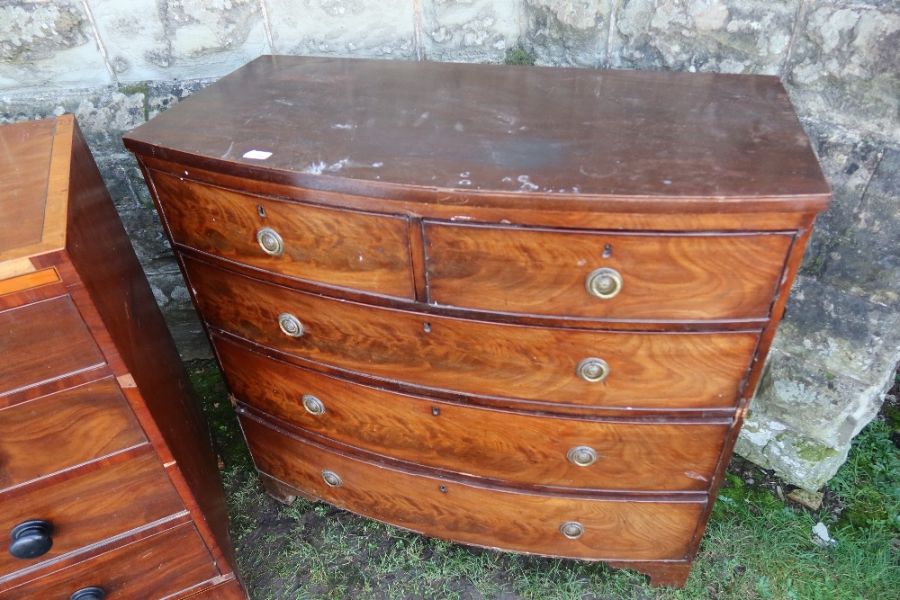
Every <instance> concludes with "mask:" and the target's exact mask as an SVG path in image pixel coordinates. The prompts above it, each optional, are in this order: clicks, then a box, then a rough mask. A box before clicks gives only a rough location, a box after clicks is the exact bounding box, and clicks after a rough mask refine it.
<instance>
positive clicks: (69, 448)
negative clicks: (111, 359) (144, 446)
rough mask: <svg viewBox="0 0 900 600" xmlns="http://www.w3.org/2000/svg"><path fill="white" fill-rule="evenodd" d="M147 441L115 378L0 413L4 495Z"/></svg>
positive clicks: (0, 484)
mask: <svg viewBox="0 0 900 600" xmlns="http://www.w3.org/2000/svg"><path fill="white" fill-rule="evenodd" d="M145 441H146V438H145V437H144V434H143V432H142V431H141V427H140V425H139V424H138V422H137V420H136V419H135V417H134V413H132V412H131V407H130V406H128V402H127V401H126V400H125V398H124V396H122V392H121V391H120V390H119V386H118V385H116V383H115V380H113V379H112V378H109V379H104V380H101V381H95V382H93V383H88V384H85V385H82V386H79V387H76V388H72V389H68V390H65V391H62V392H57V393H55V394H50V395H49V396H44V397H42V398H37V399H35V400H31V401H29V402H24V403H22V404H15V405H13V406H11V407H9V408H6V409H3V410H0V490H3V489H4V488H9V487H12V486H15V485H19V484H21V483H24V482H27V481H29V480H31V479H34V478H36V477H41V476H43V475H49V474H51V473H55V472H57V471H60V470H62V469H67V468H71V467H73V466H76V465H79V464H82V463H85V462H88V461H90V460H93V459H96V458H100V457H101V456H105V455H107V454H110V453H112V452H115V451H117V450H122V449H123V448H128V447H131V446H135V445H137V444H140V443H143V442H145Z"/></svg>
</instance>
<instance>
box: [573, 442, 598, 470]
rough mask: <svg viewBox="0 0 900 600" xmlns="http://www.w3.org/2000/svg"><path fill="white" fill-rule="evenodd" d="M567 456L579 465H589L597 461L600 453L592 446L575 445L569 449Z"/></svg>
mask: <svg viewBox="0 0 900 600" xmlns="http://www.w3.org/2000/svg"><path fill="white" fill-rule="evenodd" d="M566 458H567V459H569V462H570V463H572V464H573V465H575V466H577V467H589V466H591V465H592V464H594V463H595V462H597V459H598V458H599V455H598V454H597V451H596V450H594V449H593V448H591V447H590V446H575V447H574V448H570V449H569V451H568V452H567V453H566Z"/></svg>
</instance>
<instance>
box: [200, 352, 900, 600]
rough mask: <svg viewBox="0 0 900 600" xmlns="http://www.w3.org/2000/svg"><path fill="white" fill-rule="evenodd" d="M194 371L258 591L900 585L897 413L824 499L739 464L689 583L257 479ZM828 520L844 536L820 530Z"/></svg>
mask: <svg viewBox="0 0 900 600" xmlns="http://www.w3.org/2000/svg"><path fill="white" fill-rule="evenodd" d="M190 372H191V376H192V379H193V381H194V385H195V387H196V389H197V390H198V392H199V394H200V395H201V397H202V399H203V403H204V408H205V410H206V411H207V416H208V417H209V419H210V425H211V428H212V431H213V435H214V438H215V439H216V443H217V446H218V450H219V453H220V456H221V458H222V474H223V478H224V480H225V487H226V492H227V499H228V503H229V507H230V515H231V529H232V535H233V537H234V542H235V544H236V546H237V556H238V563H239V565H238V566H239V568H240V571H241V573H242V576H243V579H244V581H245V583H246V584H247V587H248V588H249V591H250V593H251V596H252V598H254V599H269V598H271V599H294V598H297V599H301V598H302V599H306V598H309V599H328V600H330V599H334V600H339V599H344V598H353V599H369V598H371V599H395V598H396V599H420V598H421V599H428V598H433V599H440V600H451V599H460V600H462V599H466V600H468V599H477V598H502V599H504V600H514V599H528V600H532V599H533V600H589V599H597V600H600V599H604V600H605V599H609V600H631V599H633V600H650V599H704V600H705V599H716V600H718V599H740V600H755V599H769V598H771V599H778V600H781V599H794V598H796V599H799V600H816V599H823V600H824V599H832V598H836V599H842V600H843V599H847V600H856V599H866V600H868V599H873V600H875V599H878V600H882V599H888V598H896V597H898V590H900V566H898V560H897V554H898V549H900V548H898V546H900V543H898V538H900V522H898V515H900V462H898V460H900V459H898V452H897V448H896V447H895V446H894V444H893V443H892V442H891V434H892V432H893V430H895V428H896V423H894V424H892V423H889V422H888V420H885V419H878V420H876V421H874V422H873V423H872V424H870V425H869V426H868V427H867V428H866V429H865V430H864V431H863V432H862V433H861V434H860V436H859V437H858V438H857V439H856V440H855V441H854V445H853V450H852V451H851V453H850V458H849V460H848V461H847V464H845V465H844V466H843V467H842V468H841V470H840V472H839V473H838V475H837V476H836V477H835V478H834V479H833V480H832V481H831V482H830V484H829V488H828V490H827V493H826V502H825V504H824V505H823V508H822V509H820V510H819V511H817V512H811V511H808V510H806V509H803V508H800V507H797V506H795V505H793V504H786V503H785V502H783V501H782V500H780V499H779V498H778V497H777V495H776V494H775V493H773V492H772V491H770V490H769V489H767V488H766V487H762V486H759V485H756V484H754V485H748V484H747V483H746V482H745V481H744V479H742V478H741V477H739V476H738V475H736V474H729V475H728V479H727V481H726V482H725V485H724V486H723V488H722V490H721V493H720V495H719V499H718V501H717V502H716V505H715V507H714V509H713V515H712V518H711V520H710V523H709V526H708V528H707V532H706V535H705V537H704V539H703V543H702V545H701V551H700V554H699V556H698V557H697V561H696V563H695V565H694V569H693V572H692V574H691V577H690V579H689V580H688V584H687V586H686V587H685V588H684V589H683V590H671V589H665V588H662V589H660V588H651V587H649V586H648V585H647V583H646V578H645V577H644V576H642V575H639V574H637V573H634V572H630V571H617V570H613V569H609V568H608V567H606V566H605V565H603V564H593V563H586V562H576V561H565V560H554V559H545V558H536V557H528V556H520V555H514V554H506V553H500V552H492V551H489V550H481V549H476V548H468V547H465V546H460V545H457V544H451V543H448V542H444V541H441V540H435V539H430V538H426V537H422V536H419V535H415V534H412V533H409V532H405V531H401V530H399V529H396V528H394V527H391V526H389V525H384V524H381V523H377V522H375V521H370V520H368V519H364V518H362V517H357V516H355V515H352V514H349V513H346V512H344V511H340V510H337V509H335V508H332V507H330V506H327V505H324V504H320V503H310V502H306V501H303V500H297V501H295V502H294V503H293V504H292V505H290V506H283V505H281V504H279V503H277V502H275V501H274V500H272V499H271V498H269V497H268V496H267V495H265V494H264V493H263V492H262V490H261V488H260V486H259V484H258V482H257V480H256V477H255V475H254V472H253V465H252V461H251V459H250V457H249V454H248V453H247V450H246V447H245V446H244V444H243V441H242V439H241V435H240V431H239V430H238V428H237V424H236V421H235V417H234V413H233V410H232V408H231V405H230V403H229V402H228V398H227V394H226V391H225V387H224V384H223V383H222V380H221V378H220V377H219V374H218V371H217V370H216V369H215V367H214V366H213V365H212V364H211V363H208V362H198V363H194V364H192V365H191V368H190ZM886 414H888V415H889V414H890V413H889V412H888V413H886ZM754 479H756V480H757V481H759V480H761V479H762V478H761V477H760V478H754ZM820 520H821V521H822V522H824V523H825V524H826V525H827V526H828V528H829V531H830V533H831V535H832V537H834V538H836V539H837V540H838V544H837V546H834V547H830V548H823V547H820V546H818V545H816V544H815V543H814V542H813V536H812V533H811V531H812V527H813V525H815V524H816V523H817V522H818V521H820Z"/></svg>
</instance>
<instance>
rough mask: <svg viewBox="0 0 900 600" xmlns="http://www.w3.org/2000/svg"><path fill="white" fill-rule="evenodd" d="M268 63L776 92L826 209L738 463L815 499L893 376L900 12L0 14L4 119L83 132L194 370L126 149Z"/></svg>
mask: <svg viewBox="0 0 900 600" xmlns="http://www.w3.org/2000/svg"><path fill="white" fill-rule="evenodd" d="M263 53H282V54H309V55H338V56H366V57H376V58H383V59H400V60H442V61H471V62H503V61H504V60H514V61H515V62H536V63H537V64H542V65H566V66H572V67H582V68H624V69H671V70H684V71H723V72H733V73H765V74H774V75H778V76H779V77H781V79H782V80H783V81H784V83H785V85H786V87H787V89H788V91H789V92H790V94H791V98H792V99H793V101H794V103H795V105H796V107H797V110H798V112H799V114H800V116H801V121H802V123H803V125H804V127H805V129H806V131H807V132H808V134H809V136H810V138H811V139H812V140H813V145H814V147H815V149H816V151H817V153H818V155H819V159H820V161H821V163H822V167H823V170H824V172H825V174H826V177H827V178H828V180H829V181H830V182H831V185H832V187H833V190H834V201H833V206H832V208H831V210H830V211H829V212H828V213H827V214H826V215H824V216H823V217H822V218H821V219H820V221H819V224H818V230H817V232H816V233H815V235H814V237H813V240H812V242H811V247H810V249H809V252H808V254H807V256H806V259H805V264H804V266H803V269H802V275H801V276H800V278H799V280H798V282H797V284H796V286H795V289H794V292H793V297H792V300H791V302H790V304H789V307H788V313H787V317H786V320H785V322H784V324H783V326H782V327H781V329H780V331H779V333H778V335H777V337H776V340H775V345H774V349H773V351H772V355H771V358H770V360H769V363H768V366H767V370H766V374H765V376H764V378H763V382H762V385H761V387H760V390H759V392H758V394H757V398H756V399H755V401H754V404H753V407H752V412H751V414H750V418H749V421H748V423H747V425H746V427H745V430H744V433H743V434H742V437H741V439H740V442H739V445H738V451H739V452H740V453H742V454H744V455H745V456H747V457H749V458H751V459H752V460H754V461H756V462H758V463H759V464H761V465H763V466H766V467H771V468H774V469H775V470H776V471H777V472H778V473H779V474H780V475H781V476H782V477H784V478H785V479H787V480H788V481H790V482H792V483H795V484H797V485H800V486H803V487H806V488H809V489H815V488H818V487H820V486H821V485H822V484H823V483H824V482H825V481H827V480H828V478H829V477H831V475H832V474H833V473H834V472H835V470H836V469H837V467H838V466H839V465H840V464H841V463H842V462H843V460H844V458H845V457H846V454H847V451H848V449H849V442H850V439H851V438H852V437H853V436H854V435H855V434H856V433H858V432H859V430H860V429H861V428H862V427H863V426H864V425H865V424H866V423H867V422H868V421H869V420H870V419H871V418H872V417H873V416H874V415H875V414H876V412H877V410H878V408H879V406H880V404H881V402H882V399H883V396H884V394H885V392H886V390H887V389H888V387H889V386H890V383H891V381H892V380H893V377H894V372H895V370H896V367H897V363H898V362H900V116H898V111H900V4H898V3H897V2H896V0H779V1H770V0H505V1H503V0H498V1H493V2H491V1H488V0H456V1H454V0H379V1H375V0H56V1H50V2H48V1H46V0H0V121H2V122H10V121H18V120H22V119H32V118H40V117H46V116H50V115H54V114H61V113H63V112H72V113H74V114H75V115H76V116H77V117H78V120H79V122H80V124H81V127H82V128H83V130H84V131H85V133H86V135H87V138H88V141H89V144H90V146H91V149H92V150H93V152H94V156H95V158H96V160H97V162H98V164H99V165H100V169H101V171H102V173H103V176H104V178H105V180H106V182H107V184H108V186H109V188H110V191H111V192H112V195H113V198H114V200H115V202H116V206H117V208H118V209H119V212H120V214H121V215H122V218H123V221H124V223H125V226H126V229H127V230H128V232H129V234H130V235H131V237H132V241H133V244H134V246H135V249H136V251H137V253H138V256H139V257H140V259H141V262H142V264H143V266H144V268H145V270H146V271H147V275H148V277H149V279H150V281H151V284H152V286H153V291H154V294H155V295H156V299H157V301H158V302H159V304H160V306H161V307H162V309H163V311H164V313H165V315H166V317H167V319H168V320H169V323H170V325H171V327H172V329H173V332H174V333H175V336H176V339H177V341H178V344H179V347H180V349H181V351H182V353H183V355H184V356H185V357H187V358H192V357H198V356H208V355H209V349H208V347H207V346H206V345H205V342H204V340H203V336H202V334H201V330H200V326H199V323H198V322H197V320H196V316H195V315H194V313H193V311H192V309H191V306H190V302H189V299H188V295H187V292H186V290H185V288H184V285H183V282H182V281H181V278H180V275H179V273H178V269H177V267H176V265H175V263H174V261H173V259H172V255H171V251H170V249H169V248H168V245H167V243H166V241H165V239H164V237H163V235H162V232H161V230H160V227H159V225H158V222H157V217H156V215H155V213H154V210H153V207H152V204H151V202H150V199H149V197H148V194H147V190H146V188H145V186H144V184H143V181H142V179H141V176H140V173H139V172H138V170H137V168H136V166H135V164H134V162H133V160H132V159H131V157H130V155H129V154H128V153H127V152H126V151H125V150H124V148H123V147H122V144H121V141H120V138H121V135H122V134H123V133H124V132H125V131H127V130H129V129H131V128H132V127H134V126H136V125H138V124H140V123H142V122H144V121H145V120H146V119H148V118H152V117H153V115H155V114H157V113H158V112H160V111H163V110H166V108H168V107H169V106H172V105H173V104H175V103H176V102H178V101H179V100H180V99H182V98H184V97H185V96H187V95H188V94H190V93H191V92H193V91H195V90H197V89H199V88H201V87H203V86H204V85H206V84H208V83H209V82H211V81H214V80H215V79H216V78H217V77H219V76H222V75H224V74H226V73H228V72H230V71H232V70H234V69H235V68H237V67H238V66H240V65H241V64H243V63H244V62H246V61H248V60H250V59H252V58H254V57H256V56H258V55H259V54H263ZM3 225H4V224H0V226H3Z"/></svg>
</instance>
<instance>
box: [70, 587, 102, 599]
mask: <svg viewBox="0 0 900 600" xmlns="http://www.w3.org/2000/svg"><path fill="white" fill-rule="evenodd" d="M104 598H106V592H105V591H103V588H102V587H97V586H96V585H92V586H91V587H86V588H81V589H80V590H78V591H77V592H73V593H72V595H71V596H69V600H103V599H104Z"/></svg>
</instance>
